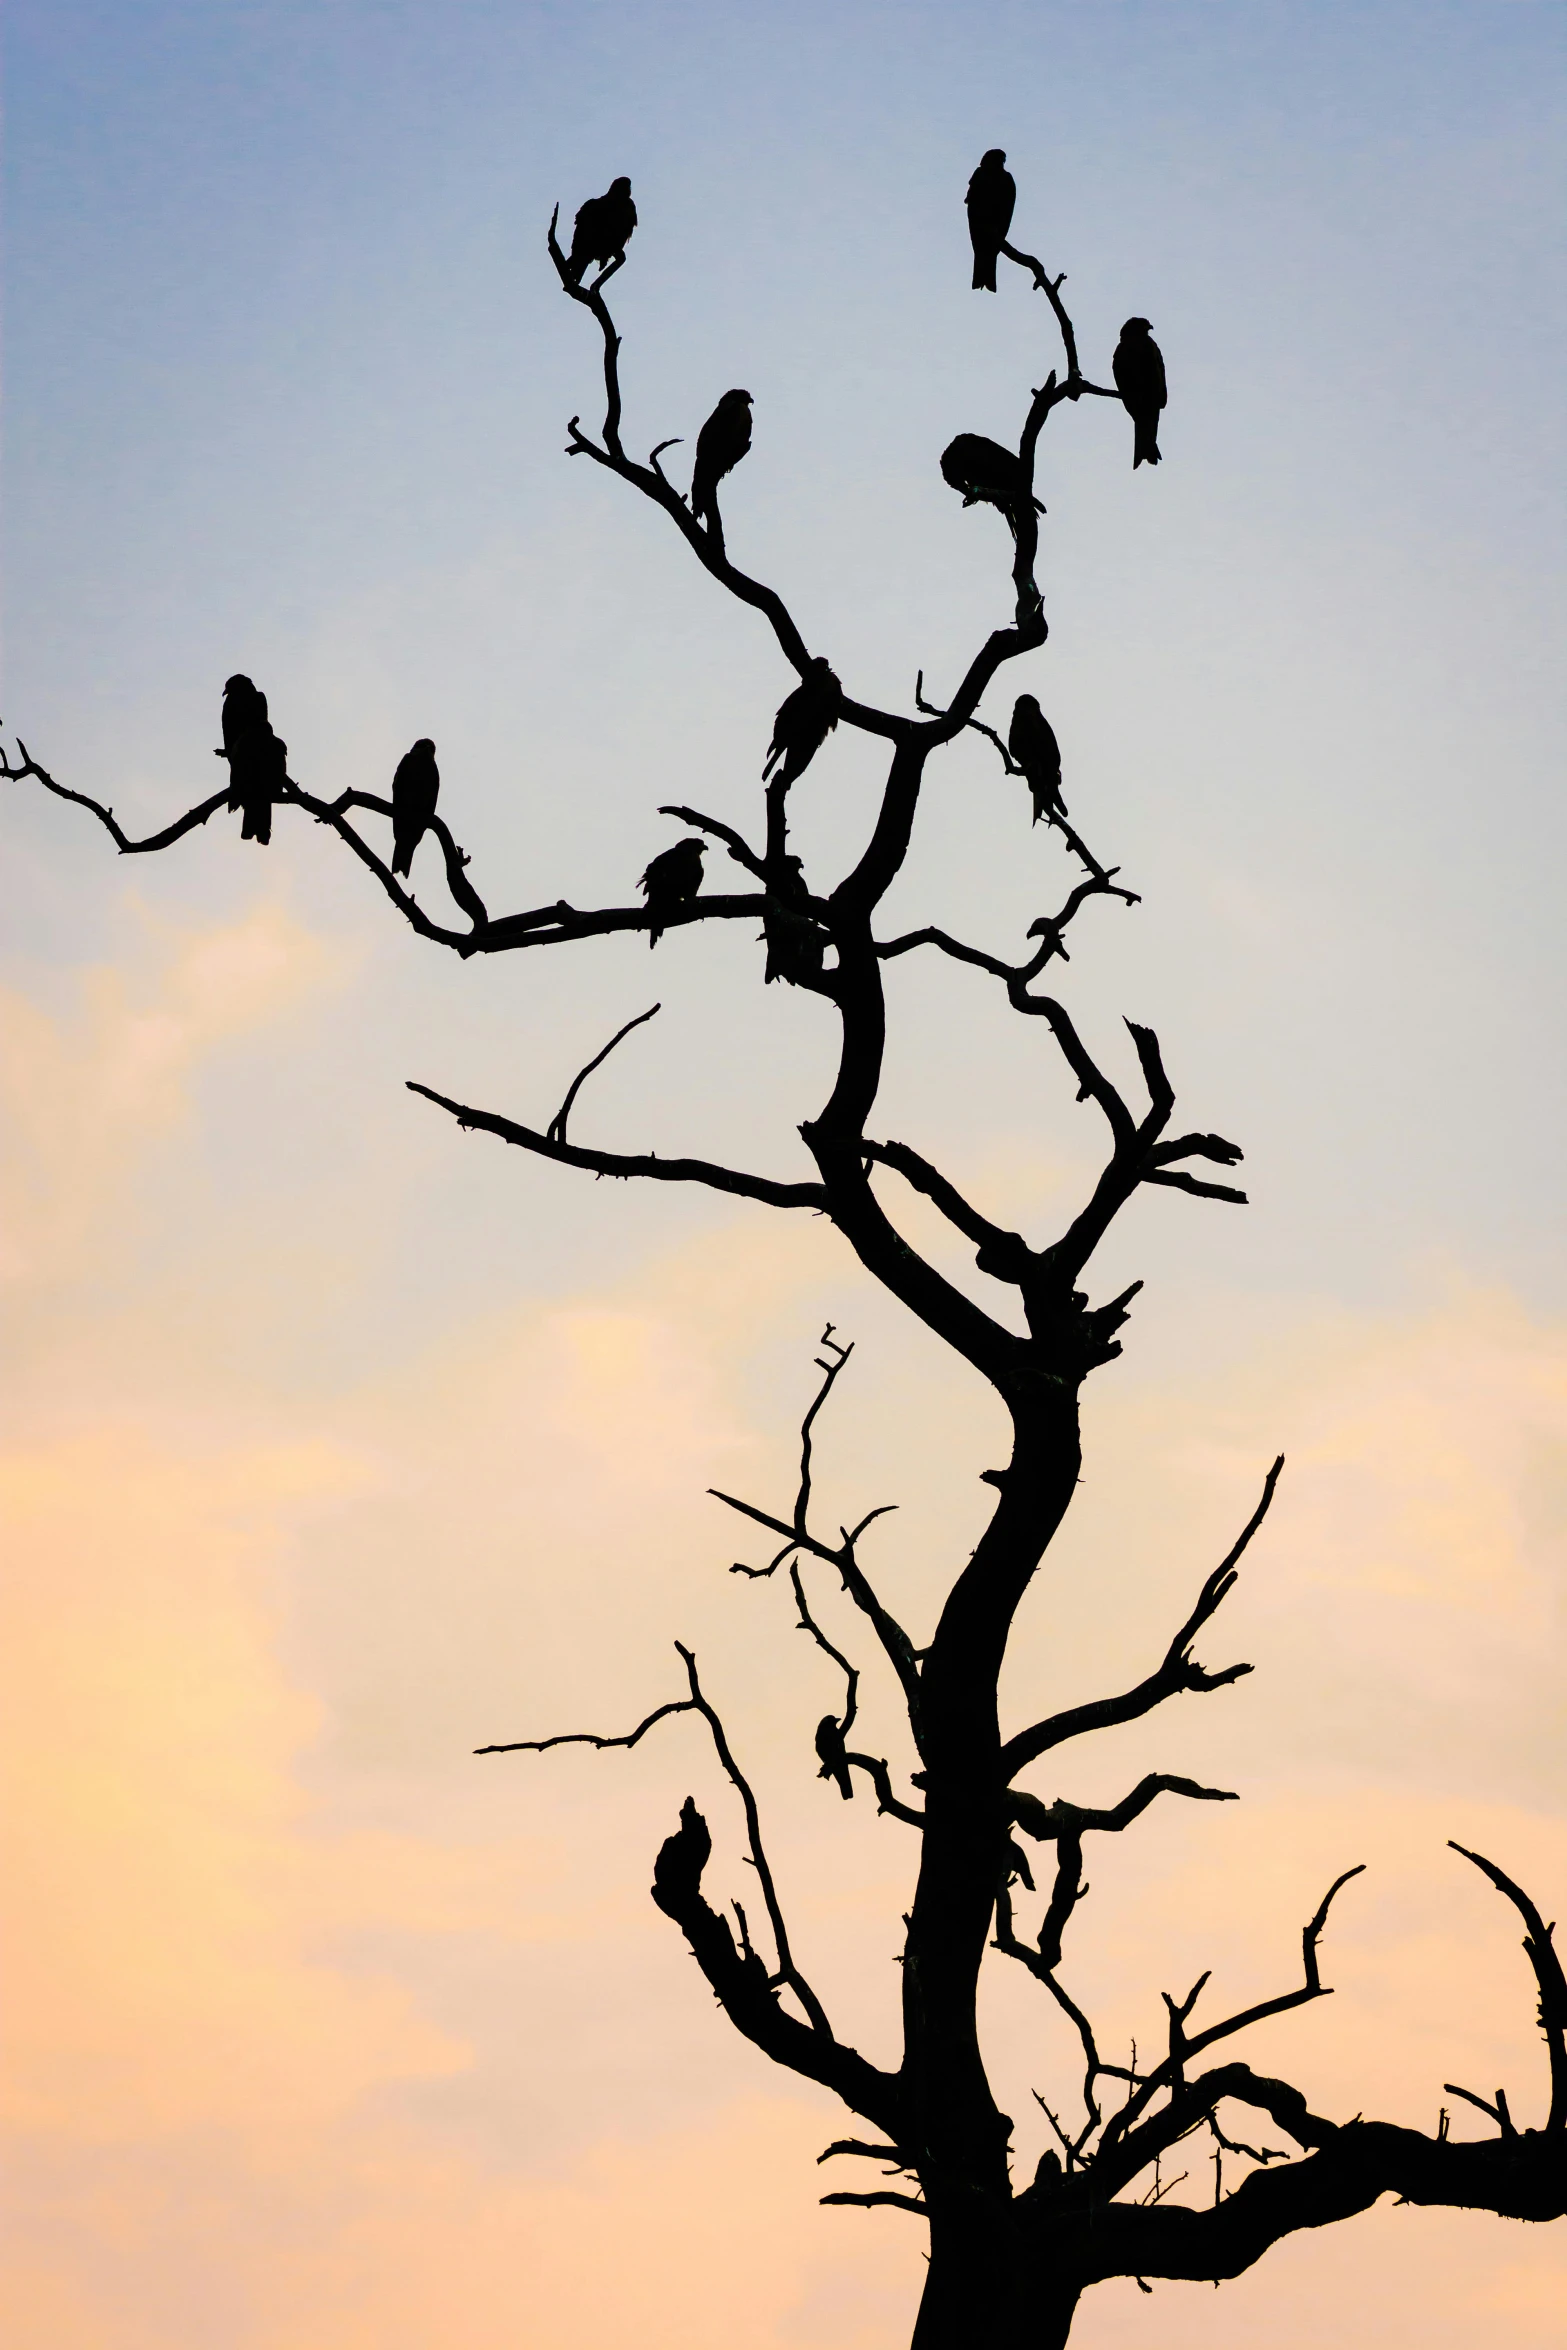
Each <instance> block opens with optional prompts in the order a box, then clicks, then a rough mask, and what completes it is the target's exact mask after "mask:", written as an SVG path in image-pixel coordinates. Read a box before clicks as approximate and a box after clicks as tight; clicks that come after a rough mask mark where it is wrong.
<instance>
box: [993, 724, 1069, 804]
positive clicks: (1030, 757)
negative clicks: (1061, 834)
mask: <svg viewBox="0 0 1567 2350" xmlns="http://www.w3.org/2000/svg"><path fill="white" fill-rule="evenodd" d="M1007 749H1008V750H1009V751H1010V752H1011V753H1012V756H1013V758H1014V759H1015V760H1016V761H1017V763H1018V765H1019V766H1020V767H1021V768H1022V770H1023V773H1024V776H1025V777H1026V778H1027V782H1028V788H1029V790H1030V791H1031V792H1032V794H1033V796H1034V822H1035V823H1036V824H1037V823H1038V822H1039V819H1040V817H1041V816H1049V815H1051V814H1053V813H1054V812H1055V811H1056V810H1058V809H1059V811H1060V813H1061V814H1062V815H1063V816H1064V815H1065V814H1066V802H1065V800H1063V799H1062V797H1061V745H1060V744H1059V743H1058V742H1057V741H1056V732H1055V728H1054V727H1053V726H1052V725H1051V723H1050V721H1049V719H1048V718H1047V717H1046V716H1045V714H1044V712H1043V710H1041V708H1040V707H1039V704H1038V703H1037V702H1036V701H1035V699H1034V697H1033V695H1032V694H1019V695H1018V698H1017V700H1016V701H1015V702H1014V703H1013V705H1012V724H1011V726H1010V727H1009V729H1008V731H1007Z"/></svg>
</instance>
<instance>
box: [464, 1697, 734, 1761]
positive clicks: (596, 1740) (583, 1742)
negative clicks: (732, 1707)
mask: <svg viewBox="0 0 1567 2350" xmlns="http://www.w3.org/2000/svg"><path fill="white" fill-rule="evenodd" d="M696 1710H697V1709H696V1701H695V1699H694V1698H690V1697H673V1698H671V1699H670V1701H669V1703H668V1705H659V1706H655V1707H654V1709H653V1711H652V1712H651V1713H650V1714H649V1715H648V1718H647V1720H646V1721H645V1722H638V1724H637V1726H636V1728H635V1729H634V1730H631V1731H628V1732H627V1734H626V1736H625V1737H624V1738H600V1737H599V1736H598V1735H597V1733H596V1732H595V1731H593V1730H561V1731H558V1732H557V1733H556V1735H555V1736H554V1737H553V1738H513V1739H510V1740H508V1742H507V1743H506V1744H505V1745H503V1746H476V1747H475V1748H474V1750H473V1751H474V1753H475V1754H547V1753H548V1752H549V1750H550V1748H551V1747H552V1746H594V1747H597V1748H599V1749H600V1751H603V1750H604V1749H606V1748H608V1747H611V1746H635V1745H636V1743H637V1741H638V1739H639V1738H644V1737H646V1735H647V1733H648V1731H649V1730H651V1729H652V1727H653V1724H654V1723H655V1722H661V1721H663V1720H664V1718H665V1716H666V1715H668V1714H689V1713H695V1711H696Z"/></svg>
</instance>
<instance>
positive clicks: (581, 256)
mask: <svg viewBox="0 0 1567 2350" xmlns="http://www.w3.org/2000/svg"><path fill="white" fill-rule="evenodd" d="M636 225H637V208H636V206H635V205H634V204H633V203H632V201H631V182H630V181H629V180H628V179H618V180H611V181H610V183H609V186H608V187H607V188H606V189H605V191H604V193H603V195H602V196H590V197H589V198H588V200H587V202H586V203H585V204H584V205H583V207H582V209H581V211H580V212H579V213H578V214H577V217H576V221H575V223H574V225H573V227H572V232H571V252H570V254H569V255H568V257H567V261H566V275H567V276H568V277H569V278H570V279H571V282H572V284H573V285H575V286H580V285H581V283H582V281H583V278H584V277H585V276H586V275H587V272H588V270H589V268H590V267H594V268H605V267H607V266H608V264H609V263H610V262H611V261H624V260H625V258H626V247H627V245H628V244H629V242H630V240H631V232H632V230H633V229H634V228H635V227H636Z"/></svg>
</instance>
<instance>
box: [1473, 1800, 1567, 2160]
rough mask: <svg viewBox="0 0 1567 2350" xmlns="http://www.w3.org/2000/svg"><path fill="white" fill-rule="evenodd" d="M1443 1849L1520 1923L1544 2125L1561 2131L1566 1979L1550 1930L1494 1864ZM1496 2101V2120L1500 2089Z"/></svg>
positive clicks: (1566, 2086) (1566, 2072) (1566, 2077)
mask: <svg viewBox="0 0 1567 2350" xmlns="http://www.w3.org/2000/svg"><path fill="white" fill-rule="evenodd" d="M1448 1849H1449V1851H1451V1852H1458V1853H1462V1855H1463V1857H1464V1859H1465V1860H1467V1861H1472V1862H1473V1864H1474V1866H1475V1867H1476V1868H1477V1869H1478V1870H1479V1871H1480V1873H1481V1875H1482V1876H1484V1877H1489V1879H1490V1881H1491V1883H1492V1884H1493V1885H1494V1886H1495V1887H1496V1889H1497V1891H1498V1893H1501V1894H1504V1895H1505V1896H1506V1898H1507V1899H1508V1900H1509V1901H1510V1902H1511V1903H1512V1905H1513V1907H1514V1909H1515V1910H1517V1912H1518V1915H1519V1916H1520V1917H1521V1918H1522V1919H1523V1922H1524V1941H1523V1946H1524V1949H1525V1951H1526V1953H1527V1954H1528V1959H1529V1964H1530V1966H1531V1967H1532V1968H1533V1969H1534V1980H1535V1985H1536V1988H1537V1989H1538V1991H1539V1994H1540V2029H1541V2031H1542V2032H1543V2033H1544V2035H1545V2044H1546V2047H1547V2048H1548V2049H1549V2051H1550V2062H1551V2110H1550V2115H1549V2117H1548V2119H1547V2121H1546V2125H1545V2126H1546V2128H1547V2129H1548V2130H1567V1976H1564V1974H1563V1972H1562V1962H1561V1960H1560V1959H1559V1958H1558V1957H1557V1955H1556V1946H1555V1943H1554V1942H1553V1940H1552V1936H1553V1934H1554V1933H1555V1930H1556V1929H1555V1927H1554V1926H1548V1925H1547V1924H1546V1922H1545V1920H1544V1919H1543V1918H1542V1917H1541V1915H1540V1913H1539V1911H1538V1910H1537V1909H1536V1908H1535V1906H1534V1903H1533V1902H1532V1901H1531V1900H1530V1899H1529V1896H1528V1894H1527V1893H1525V1891H1524V1890H1523V1887H1522V1886H1521V1885H1515V1884H1514V1883H1513V1880H1512V1878H1511V1877H1509V1876H1507V1875H1506V1874H1505V1872H1504V1871H1503V1870H1501V1869H1499V1868H1498V1867H1497V1865H1496V1863H1495V1861H1494V1860H1487V1859H1486V1858H1485V1855H1484V1854H1483V1853H1479V1852H1471V1851H1470V1849H1469V1847H1468V1845H1467V1844H1455V1843H1454V1842H1453V1841H1452V1840H1451V1839H1449V1842H1448ZM1454 2094H1455V2095H1456V2096H1460V2097H1462V2096H1467V2095H1468V2091H1467V2090H1462V2089H1460V2090H1456V2091H1455V2092H1454ZM1497 2100H1498V2105H1499V2106H1500V2112H1499V2113H1498V2116H1497V2118H1498V2120H1499V2121H1502V2120H1503V2117H1504V2116H1505V2114H1506V2110H1507V2109H1506V2106H1505V2104H1503V2103H1502V2101H1501V2091H1500V2090H1498V2091H1497ZM1471 2102H1475V2100H1471ZM1504 2126H1505V2123H1504Z"/></svg>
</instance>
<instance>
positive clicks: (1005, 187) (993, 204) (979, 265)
mask: <svg viewBox="0 0 1567 2350" xmlns="http://www.w3.org/2000/svg"><path fill="white" fill-rule="evenodd" d="M963 201H964V203H965V204H966V205H967V206H968V233H969V242H970V244H971V245H972V246H973V248H974V290H975V291H976V292H979V291H980V290H981V289H983V290H984V292H986V293H987V294H993V293H994V292H995V290H996V262H997V259H998V257H999V255H1000V252H1001V248H1002V246H1003V245H1004V244H1005V243H1006V241H1007V230H1008V229H1009V228H1010V227H1011V226H1012V207H1013V205H1014V204H1015V203H1016V202H1017V182H1016V180H1015V179H1014V178H1013V177H1012V174H1011V173H1010V172H1009V171H1008V169H1007V158H1006V150H1005V149H1004V148H1002V147H992V148H991V149H990V151H989V153H988V154H986V155H982V156H981V157H980V163H979V169H978V171H976V172H975V174H974V176H973V178H972V179H971V180H970V181H969V184H968V194H967V195H966V196H965V197H964V199H963Z"/></svg>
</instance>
